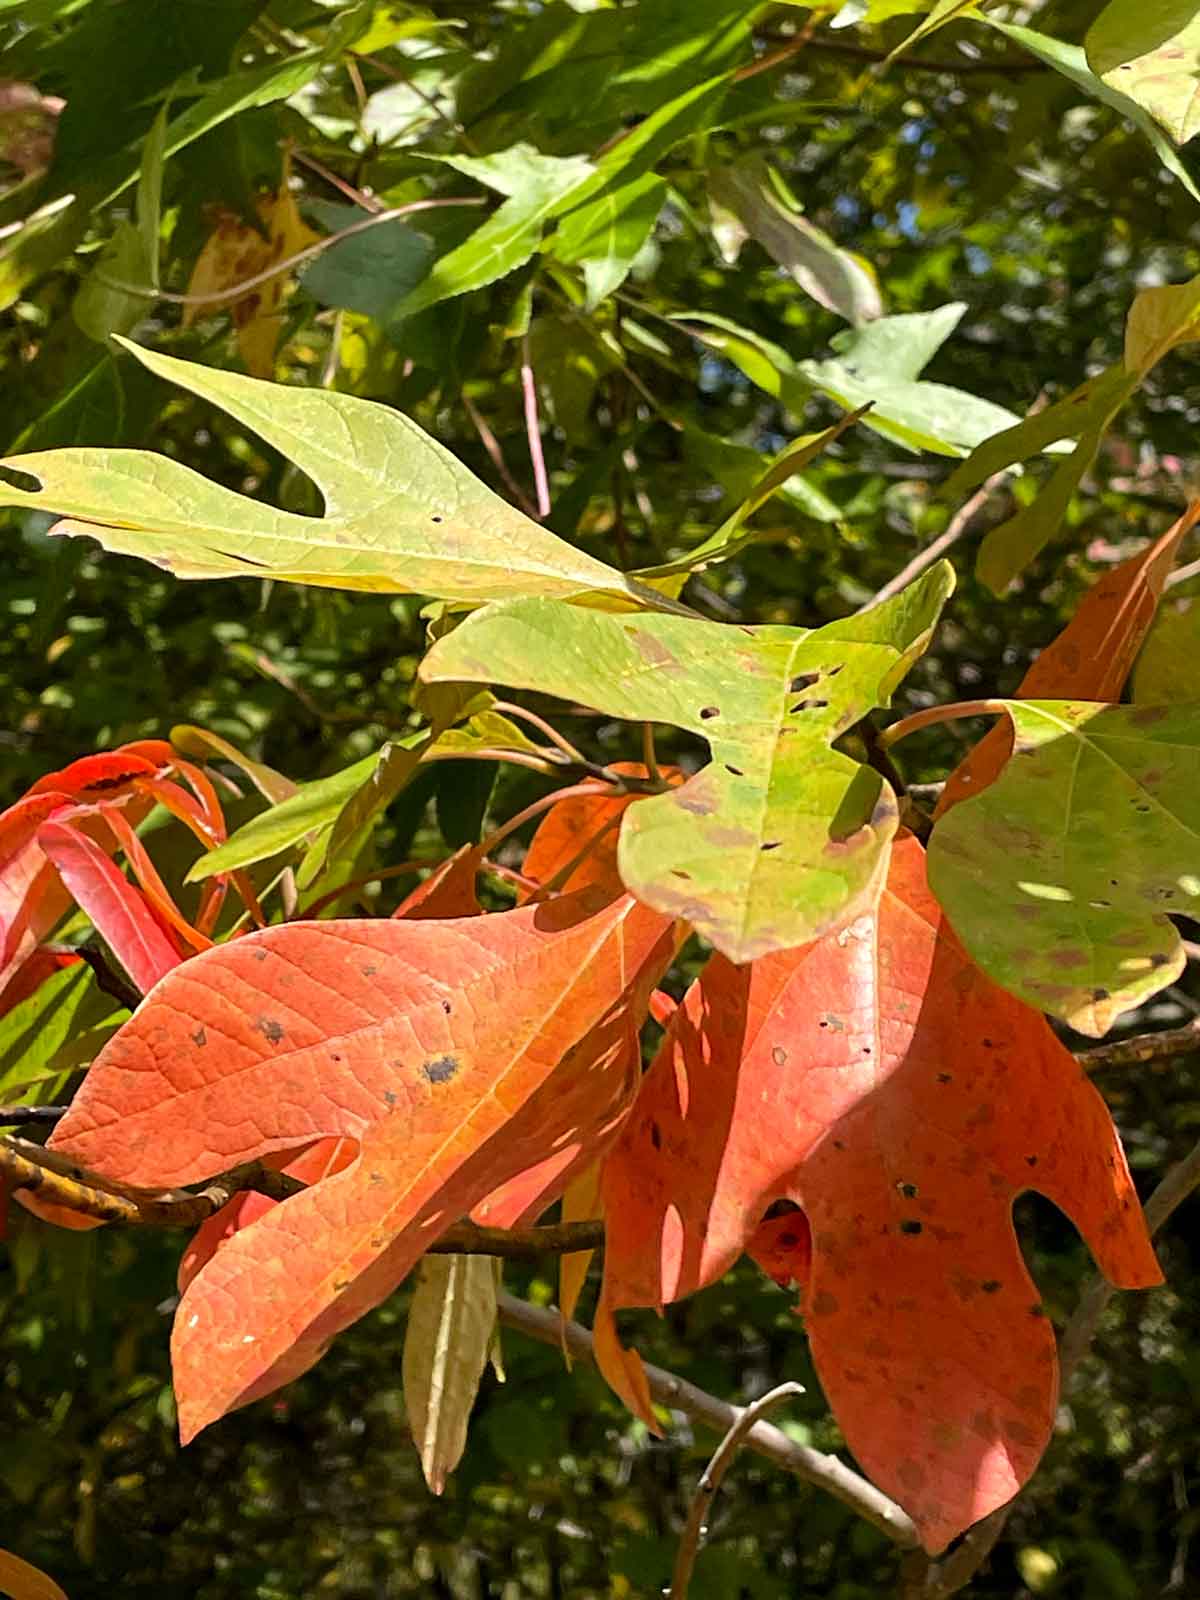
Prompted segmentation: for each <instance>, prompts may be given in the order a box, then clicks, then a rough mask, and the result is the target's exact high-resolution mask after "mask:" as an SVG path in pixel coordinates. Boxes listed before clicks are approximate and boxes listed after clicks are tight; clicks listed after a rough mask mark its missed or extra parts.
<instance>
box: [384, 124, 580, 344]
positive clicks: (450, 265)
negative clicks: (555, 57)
mask: <svg viewBox="0 0 1200 1600" xmlns="http://www.w3.org/2000/svg"><path fill="white" fill-rule="evenodd" d="M438 159H439V160H442V161H445V162H446V163H448V164H449V165H450V166H452V167H457V168H458V170H459V171H460V172H464V173H466V174H467V175H468V176H470V177H473V178H477V179H478V180H479V182H480V183H486V184H487V185H488V186H489V187H491V188H494V189H498V190H499V191H500V193H501V194H504V195H507V196H508V199H506V200H505V202H504V204H503V205H502V206H501V207H500V209H499V210H498V211H495V212H493V213H492V215H491V216H490V217H489V218H488V219H487V221H486V222H484V223H483V224H482V225H481V226H480V227H478V228H476V230H475V232H474V233H473V234H471V236H470V238H469V239H467V240H466V241H465V242H464V243H463V244H460V245H459V246H458V247H457V249H454V250H451V251H449V252H448V253H447V254H446V255H444V256H441V257H439V258H438V260H436V261H435V262H434V263H433V266H432V267H431V268H430V271H429V275H428V277H427V278H426V279H425V280H424V282H423V283H421V284H420V285H419V286H418V287H417V288H416V289H414V290H413V292H412V293H411V294H410V295H409V296H408V297H407V298H406V299H405V300H404V301H403V302H402V304H401V305H400V306H399V308H398V314H399V315H401V316H412V315H413V313H414V312H417V311H424V310H425V309H426V307H428V306H432V305H437V304H438V302H439V301H442V300H449V299H451V298H452V297H453V296H455V295H460V294H467V293H468V292H469V291H470V290H472V289H482V288H483V287H484V286H485V285H486V284H489V283H494V282H495V281H496V279H497V278H503V277H505V276H506V275H507V274H508V273H510V272H514V271H515V270H516V269H517V268H518V267H521V266H524V264H525V263H526V262H527V261H528V260H529V259H530V258H531V257H532V255H533V253H534V251H535V250H536V249H537V247H538V245H539V244H540V243H541V238H542V229H543V227H544V226H545V224H546V223H547V222H548V221H549V219H550V218H551V216H552V215H553V214H554V212H555V208H556V205H557V203H558V202H559V201H561V200H562V198H563V196H564V195H567V194H569V193H570V192H571V191H572V190H574V189H578V188H579V187H580V186H581V185H582V184H583V182H584V180H585V179H587V178H589V177H591V176H592V175H593V174H594V172H595V168H594V167H593V166H592V164H591V162H590V161H585V160H584V158H583V157H582V156H569V157H566V158H563V157H559V156H544V155H541V154H540V153H539V152H538V151H537V150H535V149H533V147H532V146H530V145H514V146H513V147H512V148H511V149H509V150H504V151H502V152H501V153H500V154H498V155H495V156H479V157H472V156H441V157H439V158H438Z"/></svg>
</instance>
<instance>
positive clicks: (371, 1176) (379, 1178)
mask: <svg viewBox="0 0 1200 1600" xmlns="http://www.w3.org/2000/svg"><path fill="white" fill-rule="evenodd" d="M367 1182H368V1183H370V1184H375V1185H378V1184H381V1183H382V1182H383V1173H382V1172H368V1173H367Z"/></svg>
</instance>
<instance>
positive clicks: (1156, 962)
mask: <svg viewBox="0 0 1200 1600" xmlns="http://www.w3.org/2000/svg"><path fill="white" fill-rule="evenodd" d="M1169 960H1170V957H1169V956H1165V955H1163V953H1162V951H1161V950H1156V951H1155V953H1154V954H1153V955H1152V956H1151V957H1150V965H1151V966H1152V967H1165V966H1166V964H1167V962H1168V961H1169Z"/></svg>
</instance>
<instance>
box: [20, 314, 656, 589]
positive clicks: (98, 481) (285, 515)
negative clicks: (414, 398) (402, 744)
mask: <svg viewBox="0 0 1200 1600" xmlns="http://www.w3.org/2000/svg"><path fill="white" fill-rule="evenodd" d="M127 348H128V349H130V350H131V351H132V353H133V354H135V355H136V356H137V357H138V359H139V360H140V361H141V362H142V363H143V364H144V365H145V366H147V367H149V368H150V370H151V371H152V372H156V373H158V374H159V375H160V376H161V377H164V378H169V379H171V380H173V381H174V382H176V383H178V384H180V385H181V386H182V387H184V388H186V389H189V390H190V391H191V392H192V393H193V394H198V395H200V396H202V397H203V398H204V399H207V400H211V401H212V402H213V403H214V404H215V405H218V406H220V407H221V408H222V410H224V411H226V412H228V413H229V415H230V416H233V417H235V418H236V419H237V420H238V421H239V422H241V423H243V424H244V425H245V426H246V427H248V428H251V429H252V430H253V431H254V432H255V433H256V434H258V435H259V437H260V438H262V439H265V440H266V441H267V442H268V443H269V444H272V445H274V446H275V447H276V448H277V449H279V450H281V451H282V452H283V454H284V455H285V456H287V457H288V458H289V459H290V460H291V461H293V462H294V463H295V465H296V466H298V467H299V468H300V469H301V471H303V472H307V473H308V474H309V476H310V477H311V478H312V479H313V481H314V482H315V483H316V485H317V487H318V488H319V489H320V490H321V492H322V494H323V496H324V500H325V515H324V516H323V517H306V516H300V515H299V514H297V513H295V512H289V511H277V510H275V509H274V508H273V507H271V506H265V505H262V504H260V503H259V502H257V501H254V500H248V499H246V498H245V497H244V496H243V495H239V494H235V493H234V492H233V491H232V490H230V489H226V488H224V487H222V486H221V485H219V484H215V483H210V482H209V481H208V480H207V479H205V478H202V477H201V476H200V475H199V474H198V473H196V472H193V471H191V469H190V468H188V467H184V466H180V465H179V464H178V463H177V462H175V461H172V460H169V459H167V458H166V457H165V456H156V455H151V454H149V453H147V452H146V451H142V450H88V449H67V450H57V451H47V452H43V453H35V454H31V455H19V456H13V457H10V458H9V459H8V460H7V461H6V462H4V463H3V465H5V466H7V467H9V468H11V469H13V470H14V471H16V472H18V473H27V474H29V475H30V476H32V477H34V478H35V479H37V480H38V481H39V482H40V484H41V485H42V487H41V488H39V489H37V490H25V489H18V488H14V487H12V486H11V485H10V484H9V483H7V482H0V505H16V506H28V507H30V508H31V509H34V510H39V511H57V512H59V513H60V514H63V515H64V516H65V520H64V521H63V522H61V523H59V524H58V529H57V531H58V532H60V533H70V534H86V535H88V536H89V537H91V538H94V539H97V540H99V542H100V543H101V544H102V545H103V546H104V548H105V549H106V550H111V551H114V552H116V553H118V554H120V555H131V556H139V557H141V558H142V559H143V560H147V561H152V562H154V563H155V564H156V565H158V566H161V567H165V568H166V569H167V570H168V571H170V572H173V573H174V574H175V575H176V576H177V577H180V578H232V577H254V578H267V577H272V578H281V579H286V580H288V581H290V582H293V583H310V584H316V585H319V586H324V587H328V588H341V589H364V590H368V591H375V592H385V593H387V592H391V593H395V592H401V593H403V592H405V591H417V592H419V593H423V594H429V595H437V596H441V597H444V598H447V599H453V600H463V601H469V602H478V601H481V600H488V599H497V598H502V597H505V596H508V595H515V594H528V593H530V592H533V593H542V594H553V595H560V596H563V597H564V598H565V597H568V596H579V595H585V594H589V593H595V594H597V595H600V596H602V597H604V598H605V599H606V600H610V601H611V600H612V599H617V600H619V601H621V602H622V603H624V604H627V605H628V604H630V603H633V604H649V605H655V604H656V603H657V604H659V605H661V604H663V603H664V602H661V601H657V602H656V598H655V597H654V596H653V594H652V593H651V592H650V591H649V590H643V589H641V588H639V586H638V585H637V584H635V583H633V582H631V581H630V580H629V579H627V578H625V577H623V576H622V575H621V574H620V573H618V572H614V571H613V569H612V568H611V567H606V566H605V565H604V564H603V563H602V562H600V561H595V560H593V559H592V558H591V557H590V556H585V555H583V554H582V553H581V552H580V551H578V550H576V549H574V548H573V547H572V546H571V545H569V544H566V543H565V542H564V541H563V540H561V539H558V538H556V537H555V535H554V534H552V533H549V532H547V530H546V529H544V528H542V527H540V526H539V525H538V524H537V523H536V522H534V521H533V520H532V518H530V517H526V516H525V515H524V514H523V513H522V512H520V511H517V510H515V509H514V508H513V507H512V506H510V505H509V504H508V503H507V502H506V501H504V500H501V499H500V497H499V495H496V494H493V493H492V491H491V490H490V489H488V488H487V487H486V486H485V485H484V484H482V483H481V482H480V481H479V480H478V479H477V478H476V477H475V476H474V475H473V474H472V473H471V472H469V471H468V470H467V468H466V467H464V466H463V465H462V463H461V462H459V461H457V460H456V459H455V458H454V456H452V455H451V454H450V452H449V451H448V450H446V449H445V448H444V447H443V446H442V445H440V444H438V443H437V442H436V440H434V439H431V438H430V437H429V436H428V434H426V433H424V432H423V431H422V430H421V429H420V428H419V427H418V426H417V425H416V423H415V422H412V421H410V420H409V418H408V417H405V416H402V415H401V414H400V413H399V412H397V411H392V410H391V409H390V408H389V407H387V406H383V405H376V404H374V403H372V402H371V401H368V400H360V399H358V398H357V397H355V396H353V395H344V394H335V393H333V392H332V391H329V390H326V389H295V388H289V387H286V386H284V385H281V384H271V383H263V382H261V381H260V380H258V379H255V378H247V377H243V376H242V375H240V374H239V373H234V372H222V371H218V370H217V369H215V368H211V367H204V366H199V365H196V364H194V363H193V362H190V361H180V360H177V359H176V358H175V357H173V356H165V355H161V354H159V353H157V352H155V351H150V350H144V349H141V348H140V347H137V346H133V345H127Z"/></svg>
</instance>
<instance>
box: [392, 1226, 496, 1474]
mask: <svg viewBox="0 0 1200 1600" xmlns="http://www.w3.org/2000/svg"><path fill="white" fill-rule="evenodd" d="M499 1268H500V1263H499V1262H498V1261H494V1260H492V1259H491V1258H490V1257H488V1256H454V1255H435V1256H426V1257H425V1259H424V1260H423V1261H422V1262H421V1263H420V1265H419V1266H418V1268H417V1283H416V1288H415V1290H414V1291H413V1297H412V1301H411V1304H410V1306H409V1311H408V1324H407V1326H406V1328H405V1330H404V1364H403V1371H404V1406H405V1410H406V1411H407V1413H408V1425H409V1428H410V1430H411V1432H412V1437H413V1443H414V1444H415V1445H416V1447H417V1454H418V1455H419V1456H420V1458H421V1471H422V1472H423V1473H424V1474H425V1482H426V1483H427V1484H428V1485H429V1487H430V1488H431V1489H432V1490H433V1492H434V1494H441V1492H442V1490H443V1489H444V1488H445V1486H446V1478H447V1476H448V1475H449V1474H450V1473H451V1472H453V1471H454V1469H455V1467H456V1466H457V1465H458V1463H459V1461H460V1460H461V1459H462V1453H463V1450H464V1449H465V1448H466V1443H467V1424H468V1423H469V1421H470V1417H471V1408H472V1406H473V1405H474V1404H475V1396H476V1394H477V1393H478V1391H479V1380H480V1378H482V1376H483V1369H484V1367H486V1366H487V1362H488V1354H489V1352H490V1349H491V1345H492V1338H493V1335H494V1333H495V1330H496V1290H497V1288H498V1287H499V1281H498V1280H499Z"/></svg>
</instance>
